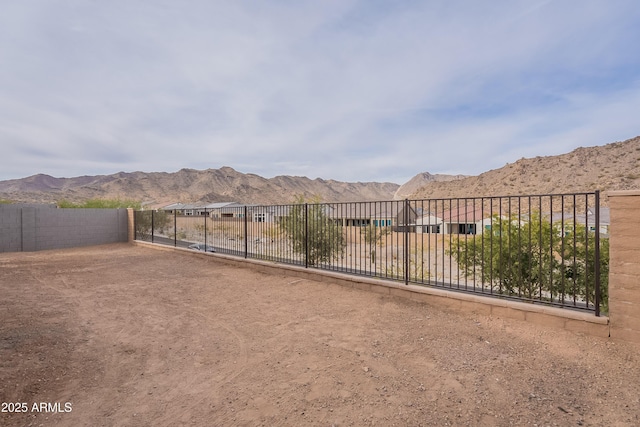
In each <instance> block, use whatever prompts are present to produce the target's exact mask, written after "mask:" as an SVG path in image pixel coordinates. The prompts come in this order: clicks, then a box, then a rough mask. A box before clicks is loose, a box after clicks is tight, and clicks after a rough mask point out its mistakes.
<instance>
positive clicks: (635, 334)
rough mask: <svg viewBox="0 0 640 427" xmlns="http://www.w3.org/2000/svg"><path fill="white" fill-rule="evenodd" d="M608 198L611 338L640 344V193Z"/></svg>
mask: <svg viewBox="0 0 640 427" xmlns="http://www.w3.org/2000/svg"><path fill="white" fill-rule="evenodd" d="M607 196H608V197H609V206H610V208H611V226H610V230H609V235H610V237H609V238H610V239H611V240H610V242H609V243H610V249H609V251H610V253H609V256H610V259H609V321H610V322H611V325H610V326H611V337H612V338H619V339H623V340H625V341H632V342H637V343H640V227H639V226H638V219H639V218H640V215H639V213H640V191H612V192H609V193H607Z"/></svg>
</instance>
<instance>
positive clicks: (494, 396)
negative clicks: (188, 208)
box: [0, 244, 640, 426]
mask: <svg viewBox="0 0 640 427" xmlns="http://www.w3.org/2000/svg"><path fill="white" fill-rule="evenodd" d="M639 350H640V348H639V347H638V346H636V345H632V344H628V343H624V342H618V341H613V340H611V339H602V338H594V337H590V336H581V335H577V334H574V333H571V332H567V331H564V330H555V329H546V328H542V327H540V326H535V325H532V324H527V323H524V322H519V321H515V320H506V319H501V318H495V317H493V318H490V317H485V316H480V315H475V314H473V313H468V314H460V313H457V314H456V313H452V312H447V311H444V310H442V309H440V308H439V307H437V306H435V305H429V304H420V303H416V302H413V301H409V300H405V299H400V298H392V297H385V296H381V295H379V294H375V293H369V292H365V291H360V290H356V289H352V288H346V287H341V286H338V285H333V284H327V283H320V282H314V281H311V280H308V279H300V278H296V277H291V276H287V275H286V274H285V273H284V272H283V273H282V274H280V275H276V274H264V273H259V272H256V271H255V270H252V269H250V268H236V267H231V266H229V265H226V264H224V263H222V262H220V261H216V259H215V258H214V257H210V258H205V257H200V256H195V255H194V254H188V253H179V252H169V251H157V250H154V249H152V248H145V247H139V246H134V245H128V244H116V245H107V246H98V247H91V248H79V249H71V250H58V251H43V252H36V253H5V254H0V401H1V402H2V412H0V425H2V426H31V425H32V426H178V425H194V426H228V425H238V426H274V425H279V426H302V425H305V426H306V425H309V426H352V425H353V426H368V425H377V426H393V425H396V426H419V425H422V426H445V425H451V426H511V425H514V426H527V425H529V426H536V425H537V426H547V425H550V426H552V425H558V426H576V425H584V426H636V425H640V364H639V363H638V362H639V360H640V353H639ZM17 411H21V412H17Z"/></svg>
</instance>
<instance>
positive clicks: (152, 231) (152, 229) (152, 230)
mask: <svg viewBox="0 0 640 427" xmlns="http://www.w3.org/2000/svg"><path fill="white" fill-rule="evenodd" d="M154 234H155V229H154V228H153V209H152V210H151V243H153V235H154Z"/></svg>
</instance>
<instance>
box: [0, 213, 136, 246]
mask: <svg viewBox="0 0 640 427" xmlns="http://www.w3.org/2000/svg"><path fill="white" fill-rule="evenodd" d="M127 218H128V216H127V210H126V209H56V208H52V207H49V206H20V205H7V206H1V207H0V252H16V251H41V250H46V249H60V248H72V247H78V246H91V245H101V244H106V243H116V242H126V241H127V240H128V224H127Z"/></svg>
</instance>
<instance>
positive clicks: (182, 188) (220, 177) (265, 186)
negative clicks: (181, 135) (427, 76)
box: [0, 167, 399, 205]
mask: <svg viewBox="0 0 640 427" xmlns="http://www.w3.org/2000/svg"><path fill="white" fill-rule="evenodd" d="M398 187H399V186H398V184H393V183H377V182H364V183H363V182H357V183H353V182H340V181H334V180H323V179H319V178H318V179H314V180H311V179H309V178H307V177H298V176H296V177H293V176H277V177H274V178H269V179H267V178H263V177H260V176H258V175H254V174H244V173H241V172H238V171H236V170H234V169H232V168H230V167H223V168H220V169H207V170H194V169H182V170H180V171H178V172H175V173H166V172H152V173H146V172H132V173H125V172H119V173H116V174H113V175H100V176H82V177H76V178H54V177H51V176H49V175H42V174H40V175H34V176H30V177H28V178H23V179H15V180H8V181H0V198H4V199H8V200H11V201H14V202H31V203H55V202H56V201H59V200H62V199H64V200H68V201H72V202H81V201H84V200H87V199H92V198H106V199H130V200H131V199H133V200H139V201H142V202H145V203H150V204H152V205H162V204H169V203H172V202H183V203H193V202H197V201H203V202H224V201H235V202H240V203H263V204H274V203H290V202H292V201H293V199H294V197H295V196H296V195H304V196H306V197H312V196H318V197H320V198H321V199H322V200H330V201H361V200H362V201H364V200H389V199H391V198H392V197H393V195H394V193H395V192H396V190H397V189H398Z"/></svg>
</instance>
